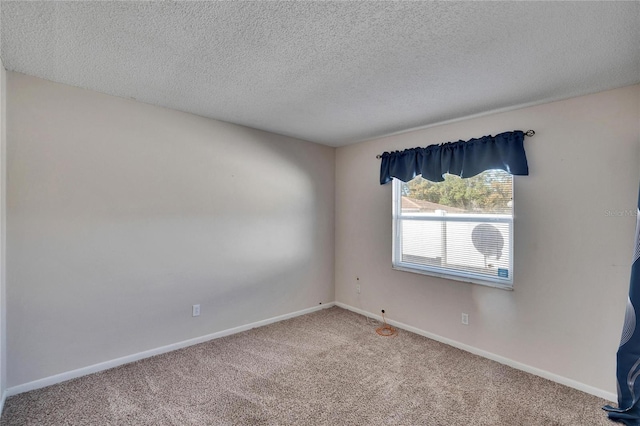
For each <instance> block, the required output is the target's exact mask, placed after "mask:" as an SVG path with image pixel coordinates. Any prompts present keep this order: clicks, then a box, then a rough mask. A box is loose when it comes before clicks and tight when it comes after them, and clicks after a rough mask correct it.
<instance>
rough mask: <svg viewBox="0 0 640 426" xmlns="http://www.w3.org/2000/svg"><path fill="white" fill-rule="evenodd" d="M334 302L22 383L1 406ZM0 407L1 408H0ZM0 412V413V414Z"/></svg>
mask: <svg viewBox="0 0 640 426" xmlns="http://www.w3.org/2000/svg"><path fill="white" fill-rule="evenodd" d="M334 305H335V303H334V302H330V303H326V304H322V305H318V306H314V307H311V308H307V309H303V310H301V311H296V312H291V313H289V314H284V315H279V316H277V317H273V318H268V319H265V320H262V321H256V322H252V323H251V324H245V325H241V326H239V327H234V328H229V329H227V330H222V331H218V332H216V333H212V334H207V335H206V336H201V337H195V338H193V339H188V340H183V341H182V342H178V343H172V344H170V345H166V346H161V347H159V348H155V349H150V350H147V351H143V352H138V353H136V354H132V355H127V356H123V357H121V358H116V359H112V360H110V361H105V362H101V363H98V364H94V365H89V366H87V367H82V368H78V369H76V370H71V371H67V372H64V373H60V374H56V375H54V376H49V377H45V378H43V379H38V380H34V381H32V382H28V383H24V384H21V385H17V386H12V387H10V388H8V389H7V390H6V391H5V392H4V393H3V395H2V405H4V400H5V398H6V397H9V396H13V395H17V394H20V393H23V392H28V391H31V390H35V389H40V388H44V387H46V386H51V385H55V384H57V383H62V382H66V381H67V380H71V379H75V378H78V377H82V376H86V375H88V374H92V373H97V372H99V371H104V370H108V369H110V368H114V367H118V366H120V365H123V364H128V363H131V362H135V361H139V360H141V359H144V358H149V357H152V356H155V355H160V354H163V353H166V352H171V351H175V350H176V349H181V348H186V347H187V346H192V345H197V344H198V343H203V342H207V341H209V340H213V339H219V338H220V337H225V336H229V335H232V334H236V333H240V332H243V331H247V330H251V329H252V328H258V327H263V326H265V325H268V324H273V323H275V322H279V321H283V320H286V319H289V318H294V317H297V316H300V315H306V314H309V313H311V312H315V311H319V310H321V309H326V308H330V307H332V306H334ZM0 407H1V406H0ZM1 412H2V411H0V413H1Z"/></svg>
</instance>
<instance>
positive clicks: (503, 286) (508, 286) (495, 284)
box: [391, 264, 513, 291]
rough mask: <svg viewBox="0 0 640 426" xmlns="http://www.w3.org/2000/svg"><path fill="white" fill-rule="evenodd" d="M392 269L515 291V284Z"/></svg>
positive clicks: (400, 268)
mask: <svg viewBox="0 0 640 426" xmlns="http://www.w3.org/2000/svg"><path fill="white" fill-rule="evenodd" d="M391 267H392V269H395V270H396V271H402V272H411V273H413V274H420V275H429V276H432V277H438V278H443V279H445V280H454V281H460V282H466V283H470V284H477V285H482V286H485V287H493V288H498V289H500V290H507V291H513V283H504V284H503V283H499V282H494V281H485V280H482V279H474V278H471V277H465V276H458V275H452V274H447V273H440V272H436V271H430V270H426V269H419V268H415V267H412V266H403V265H394V264H392V265H391Z"/></svg>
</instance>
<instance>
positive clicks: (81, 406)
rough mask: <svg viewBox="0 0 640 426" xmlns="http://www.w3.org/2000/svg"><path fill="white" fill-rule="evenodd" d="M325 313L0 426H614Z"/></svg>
mask: <svg viewBox="0 0 640 426" xmlns="http://www.w3.org/2000/svg"><path fill="white" fill-rule="evenodd" d="M370 321H371V322H368V321H367V319H366V318H365V317H363V316H360V315H357V314H354V313H352V312H349V311H346V310H343V309H340V308H336V307H334V308H330V309H326V310H323V311H319V312H316V313H313V314H309V315H305V316H302V317H298V318H294V319H291V320H287V321H283V322H280V323H277V324H273V325H269V326H266V327H262V328H259V329H254V330H250V331H247V332H244V333H240V334H236V335H233V336H229V337H225V338H222V339H218V340H213V341H210V342H207V343H203V344H200V345H196V346H191V347H189V348H186V349H182V350H179V351H175V352H172V353H168V354H164V355H159V356H156V357H153V358H150V359H146V360H143V361H139V362H136V363H133V364H128V365H124V366H121V367H118V368H114V369H112V370H108V371H104V372H102V373H96V374H92V375H90V376H86V377H83V378H80V379H76V380H72V381H69V382H65V383H62V384H59V385H54V386H50V387H48V388H45V389H39V390H35V391H32V392H28V393H25V394H21V395H17V396H14V397H11V398H9V399H8V400H7V402H6V405H5V409H4V413H3V414H2V418H1V420H0V424H1V425H509V426H513V425H545V426H549V425H579V426H584V425H600V424H602V425H607V424H609V425H611V424H613V423H611V422H609V421H608V420H607V419H606V415H605V413H604V412H603V411H602V410H601V408H600V407H601V406H602V405H603V404H605V403H606V401H605V400H602V399H599V398H596V397H594V396H591V395H587V394H585V393H582V392H579V391H577V390H574V389H571V388H568V387H565V386H561V385H558V384H556V383H553V382H550V381H548V380H544V379H541V378H539V377H536V376H532V375H529V374H527V373H523V372H521V371H518V370H514V369H512V368H509V367H506V366H504V365H501V364H498V363H496V362H493V361H489V360H487V359H484V358H481V357H478V356H475V355H471V354H469V353H467V352H463V351H461V350H458V349H454V348H452V347H449V346H447V345H444V344H441V343H438V342H435V341H433V340H429V339H426V338H424V337H421V336H418V335H415V334H412V333H409V332H405V331H402V330H400V331H399V334H398V335H397V336H396V337H381V336H378V335H377V334H376V333H375V331H374V328H375V327H374V324H373V321H372V320H370Z"/></svg>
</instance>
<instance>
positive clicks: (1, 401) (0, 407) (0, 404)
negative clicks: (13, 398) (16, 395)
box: [0, 390, 7, 416]
mask: <svg viewBox="0 0 640 426" xmlns="http://www.w3.org/2000/svg"><path fill="white" fill-rule="evenodd" d="M6 400H7V391H6V390H5V391H2V396H1V397H0V416H1V415H2V411H3V410H4V402H5V401H6Z"/></svg>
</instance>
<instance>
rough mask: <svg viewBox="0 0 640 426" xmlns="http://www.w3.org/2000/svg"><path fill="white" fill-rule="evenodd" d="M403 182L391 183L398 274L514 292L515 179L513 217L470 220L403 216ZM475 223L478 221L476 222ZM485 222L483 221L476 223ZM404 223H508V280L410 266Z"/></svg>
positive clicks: (493, 216)
mask: <svg viewBox="0 0 640 426" xmlns="http://www.w3.org/2000/svg"><path fill="white" fill-rule="evenodd" d="M403 183H405V182H402V181H401V180H400V179H397V178H393V182H392V202H393V204H392V222H393V227H392V238H393V244H392V257H391V265H392V268H393V269H395V270H398V271H404V272H412V273H416V274H421V275H428V276H434V277H438V278H444V279H448V280H455V281H462V282H468V283H472V284H479V285H483V286H488V287H494V288H500V289H504V290H513V277H514V269H513V252H514V247H513V245H514V244H513V242H514V235H513V234H514V221H515V209H514V207H515V201H513V200H514V198H515V196H514V193H513V190H514V179H513V175H512V178H511V194H512V201H513V203H514V204H513V205H512V206H513V207H512V210H511V215H510V216H509V215H478V214H474V215H469V218H468V219H467V218H464V217H461V216H454V217H446V216H441V218H438V216H436V215H434V216H431V217H428V216H412V215H411V214H406V215H402V195H401V193H402V184H403ZM474 219H475V220H474ZM477 219H482V220H477ZM405 220H419V221H435V222H440V223H441V222H443V221H444V222H466V223H469V222H480V223H508V224H509V276H508V278H504V277H499V276H496V277H495V278H491V277H488V276H486V275H483V274H477V273H473V272H470V271H460V270H454V269H449V268H442V267H437V266H431V265H420V264H415V263H410V262H406V261H403V260H402V250H401V248H402V231H401V230H402V223H403V221H405Z"/></svg>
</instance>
